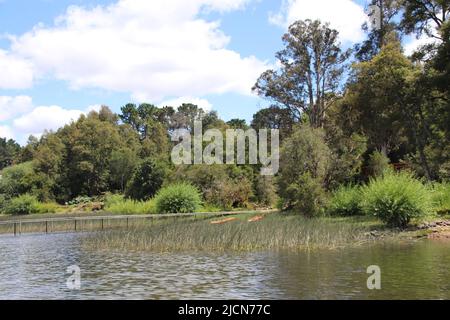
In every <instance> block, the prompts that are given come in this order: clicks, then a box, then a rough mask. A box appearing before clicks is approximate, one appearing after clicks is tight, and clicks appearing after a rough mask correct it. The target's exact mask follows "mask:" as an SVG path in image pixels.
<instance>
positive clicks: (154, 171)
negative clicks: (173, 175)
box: [126, 159, 166, 200]
mask: <svg viewBox="0 0 450 320" xmlns="http://www.w3.org/2000/svg"><path fill="white" fill-rule="evenodd" d="M165 176H166V169H165V167H164V166H163V165H162V164H160V163H157V162H155V161H153V160H152V159H147V160H145V161H144V162H142V163H141V165H139V166H138V167H137V169H136V170H135V172H134V174H133V177H132V178H131V181H130V184H129V186H128V188H127V191H126V196H127V197H128V198H131V199H133V200H148V199H150V198H152V197H153V196H154V195H155V194H156V192H157V191H158V190H159V189H160V188H161V186H162V184H163V181H164V177H165Z"/></svg>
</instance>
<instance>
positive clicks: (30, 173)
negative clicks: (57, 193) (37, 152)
mask: <svg viewBox="0 0 450 320" xmlns="http://www.w3.org/2000/svg"><path fill="white" fill-rule="evenodd" d="M1 176H2V177H1V179H0V193H2V194H4V195H5V196H6V197H7V198H13V197H17V196H20V195H22V194H25V193H29V194H36V193H41V192H42V187H43V186H42V185H43V183H42V177H40V176H39V175H37V174H36V172H35V170H34V165H33V162H25V163H21V164H18V165H14V166H11V167H7V168H5V169H4V170H3V171H2V173H1Z"/></svg>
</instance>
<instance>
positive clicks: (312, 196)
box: [278, 125, 331, 216]
mask: <svg viewBox="0 0 450 320" xmlns="http://www.w3.org/2000/svg"><path fill="white" fill-rule="evenodd" d="M330 156H331V151H330V149H329V148H328V146H327V145H326V143H325V133H324V131H323V129H317V128H312V127H310V126H309V125H302V126H299V127H297V128H296V129H295V130H294V132H293V133H292V135H291V136H290V137H289V138H288V139H286V141H285V142H284V144H283V146H282V149H281V153H280V172H279V176H278V186H279V194H280V197H281V199H282V200H283V206H284V207H285V208H287V209H296V210H299V211H300V212H301V213H303V214H305V215H308V216H314V215H317V214H319V213H320V211H321V209H322V207H323V205H324V203H325V201H326V197H325V190H324V187H325V180H326V177H327V172H328V170H329V166H330Z"/></svg>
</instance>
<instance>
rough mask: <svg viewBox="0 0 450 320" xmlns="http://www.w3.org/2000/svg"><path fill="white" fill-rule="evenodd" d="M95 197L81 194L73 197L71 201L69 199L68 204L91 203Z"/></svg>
mask: <svg viewBox="0 0 450 320" xmlns="http://www.w3.org/2000/svg"><path fill="white" fill-rule="evenodd" d="M93 200H94V199H93V198H91V197H87V196H79V197H76V198H75V199H72V200H70V201H67V202H66V204H67V205H69V206H76V205H80V204H86V203H90V202H92V201H93Z"/></svg>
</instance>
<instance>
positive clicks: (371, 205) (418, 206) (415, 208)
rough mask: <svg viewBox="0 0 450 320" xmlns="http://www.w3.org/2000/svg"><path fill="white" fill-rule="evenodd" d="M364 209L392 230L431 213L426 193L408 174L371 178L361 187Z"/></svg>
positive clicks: (427, 193)
mask: <svg viewBox="0 0 450 320" xmlns="http://www.w3.org/2000/svg"><path fill="white" fill-rule="evenodd" d="M362 199H363V209H364V212H365V213H366V214H371V215H375V216H377V217H379V218H380V219H381V220H382V221H383V222H385V223H386V224H387V225H389V226H391V227H399V228H405V227H406V226H407V225H408V224H409V223H410V222H411V220H413V219H418V218H423V217H425V216H426V215H427V214H429V213H430V212H431V211H432V201H431V195H430V192H429V190H428V189H427V188H426V187H425V186H424V185H423V184H422V182H421V181H419V180H417V179H416V178H414V176H413V175H412V174H411V173H409V172H401V173H393V172H387V173H385V174H384V175H382V176H380V177H378V178H376V179H372V180H371V181H370V183H369V184H368V185H367V186H365V187H363V188H362Z"/></svg>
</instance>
